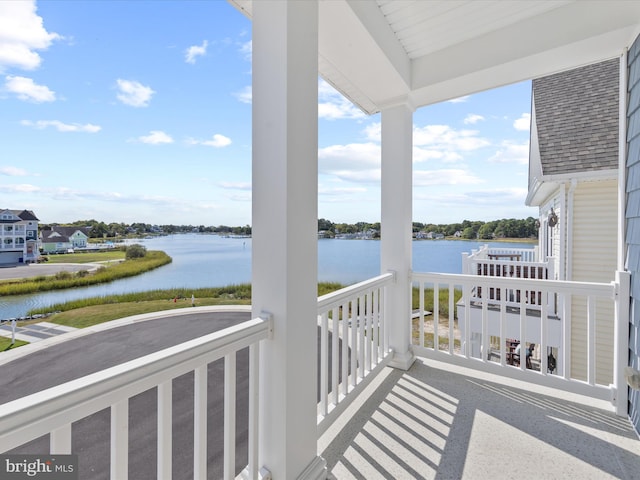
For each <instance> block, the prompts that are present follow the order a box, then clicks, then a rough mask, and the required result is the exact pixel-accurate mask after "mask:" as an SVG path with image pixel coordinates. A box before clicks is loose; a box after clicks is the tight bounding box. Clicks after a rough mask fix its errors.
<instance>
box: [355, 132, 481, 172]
mask: <svg viewBox="0 0 640 480" xmlns="http://www.w3.org/2000/svg"><path fill="white" fill-rule="evenodd" d="M364 134H365V136H366V137H367V139H368V140H370V141H373V142H380V141H381V136H382V135H381V125H380V122H375V123H371V124H369V125H367V126H366V127H365V129H364ZM490 145H491V142H490V141H489V140H487V139H486V138H483V137H480V136H479V134H478V131H477V130H455V129H453V128H451V127H450V126H448V125H425V126H424V127H417V126H414V128H413V161H414V162H417V163H420V162H424V161H428V160H440V161H443V162H457V161H460V160H462V158H463V156H462V154H461V152H470V151H474V150H478V149H481V148H485V147H488V146H490Z"/></svg>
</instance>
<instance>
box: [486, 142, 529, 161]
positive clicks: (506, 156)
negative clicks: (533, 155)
mask: <svg viewBox="0 0 640 480" xmlns="http://www.w3.org/2000/svg"><path fill="white" fill-rule="evenodd" d="M487 161H489V162H490V163H516V164H520V165H528V164H529V142H528V141H526V142H524V143H515V142H513V141H510V140H505V141H503V142H502V143H501V144H500V148H499V150H498V151H496V153H494V154H493V155H491V156H490V157H489V158H488V159H487Z"/></svg>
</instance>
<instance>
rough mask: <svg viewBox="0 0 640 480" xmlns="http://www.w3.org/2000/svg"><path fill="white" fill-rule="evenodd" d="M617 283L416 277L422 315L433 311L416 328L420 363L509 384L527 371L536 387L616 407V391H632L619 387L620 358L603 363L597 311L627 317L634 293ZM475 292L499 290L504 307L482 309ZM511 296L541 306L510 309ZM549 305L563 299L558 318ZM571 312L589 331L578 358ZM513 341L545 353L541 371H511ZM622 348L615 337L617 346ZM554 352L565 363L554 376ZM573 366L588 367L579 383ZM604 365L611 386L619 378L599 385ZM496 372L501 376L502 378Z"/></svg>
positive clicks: (497, 303)
mask: <svg viewBox="0 0 640 480" xmlns="http://www.w3.org/2000/svg"><path fill="white" fill-rule="evenodd" d="M618 277H619V278H618V279H617V280H616V281H614V282H611V283H587V282H567V281H557V280H539V279H523V278H504V277H491V276H478V275H455V274H441V273H414V274H413V276H412V282H413V285H414V288H416V289H417V295H418V299H419V300H418V303H419V309H420V310H419V311H420V312H425V309H426V310H428V311H427V312H426V313H425V315H422V316H418V318H414V319H413V320H412V322H413V325H412V327H413V345H414V351H415V352H416V354H418V355H421V356H426V357H430V358H437V359H439V360H442V361H449V362H455V363H461V362H462V363H461V364H468V363H469V362H473V363H474V366H476V367H478V366H480V367H485V368H486V369H487V370H488V371H491V372H493V373H502V374H504V375H509V376H513V375H520V373H517V372H518V371H521V372H523V374H524V375H525V376H526V378H527V379H529V380H533V381H536V382H537V383H541V384H543V385H547V386H551V387H556V388H564V389H567V390H569V391H574V392H577V393H582V394H586V395H591V396H593V397H595V398H599V399H604V400H612V401H613V402H614V404H615V403H616V402H615V398H616V391H617V389H619V388H626V386H624V385H620V384H619V383H621V382H619V380H620V378H619V376H617V371H618V369H617V367H616V362H618V361H619V358H618V357H619V355H622V353H620V354H618V353H615V352H614V353H613V354H612V352H607V354H606V355H603V354H602V352H601V351H600V350H598V348H596V345H597V342H598V328H599V325H598V322H599V321H600V319H601V317H602V316H601V315H598V310H597V308H600V307H599V305H598V307H597V300H599V299H606V300H607V301H609V302H610V303H611V302H613V303H614V306H615V312H616V316H619V315H624V312H626V311H627V310H628V306H627V308H626V310H625V306H624V304H623V302H624V299H625V298H626V299H627V301H628V298H629V297H628V294H626V295H625V294H624V293H623V294H620V292H621V291H622V292H628V288H629V276H628V275H626V274H623V275H619V276H618ZM476 289H481V290H482V291H487V292H488V291H489V290H490V289H493V290H494V292H496V295H495V297H497V298H498V300H495V299H494V300H491V301H488V300H487V299H486V298H485V299H484V300H483V301H479V302H478V301H477V300H478V298H477V296H475V297H474V294H473V292H474V290H476ZM513 290H521V291H535V292H539V294H540V296H541V298H542V299H543V300H542V301H541V302H540V304H539V305H537V307H538V308H534V309H532V308H531V306H530V305H529V304H528V303H527V299H526V297H525V296H524V295H523V296H521V297H520V298H519V299H518V301H517V302H513V301H510V300H512V299H511V298H510V297H509V292H510V291H513ZM497 292H501V293H500V294H498V293H497ZM551 298H557V299H559V301H558V303H559V305H561V307H560V309H559V311H558V314H557V315H555V314H553V313H552V312H551V310H550V307H549V303H550V301H549V299H551ZM570 300H573V302H572V301H570ZM443 301H445V302H446V304H445V305H441V303H442V302H443ZM602 303H605V302H602ZM425 305H427V307H425ZM571 306H573V309H574V310H578V309H583V310H584V311H585V312H586V328H585V329H584V330H585V332H581V335H582V334H584V335H586V339H585V342H586V348H583V349H581V351H580V352H577V351H574V350H572V349H573V348H574V347H573V343H572V342H573V340H572V334H573V333H574V332H572V328H574V327H572V313H571V308H572V307H571ZM627 321H628V320H627ZM616 322H617V323H616V324H619V323H620V322H624V319H619V318H616ZM612 328H613V327H612ZM431 335H433V340H431ZM509 338H516V339H518V341H519V343H520V344H521V345H525V342H528V343H535V344H537V346H538V351H539V352H541V354H540V355H539V357H540V358H539V362H540V364H539V370H530V369H527V367H526V362H524V361H523V362H520V365H519V367H518V368H514V367H512V366H511V365H508V363H509V362H508V360H509V352H508V351H507V342H506V340H507V339H509ZM496 339H497V342H499V343H498V346H497V347H496V346H495V345H493V346H492V345H491V342H492V340H496ZM622 340H624V339H622ZM620 341H621V339H619V338H616V337H615V335H614V344H616V343H619V342H620ZM474 342H477V345H476V346H477V347H478V348H475V349H474V348H473V347H474ZM492 347H493V348H494V349H497V351H496V352H495V353H496V356H497V358H498V359H499V361H497V362H496V361H495V360H492V359H491V355H490V352H492ZM551 348H555V349H556V350H555V351H556V352H557V354H558V355H559V357H560V358H558V359H557V360H558V363H557V372H555V373H556V374H550V369H549V367H550V365H549V364H548V360H549V357H548V354H547V352H549V351H551V350H549V349H551ZM523 352H524V349H523ZM625 353H626V352H625ZM523 355H524V354H523ZM572 362H573V363H574V364H575V365H577V364H580V365H581V366H584V370H585V372H586V373H585V375H578V376H575V375H574V374H573V373H572V368H571V365H572ZM603 362H605V363H606V368H605V370H606V371H607V372H608V374H609V378H610V377H611V376H613V379H614V381H613V382H611V383H607V384H598V383H597V381H596V364H598V365H599V366H600V367H599V368H601V369H602V365H603ZM504 367H509V368H504ZM496 368H501V370H500V371H496V370H495V369H496ZM534 374H535V375H534ZM583 377H584V378H583ZM625 408H626V406H625Z"/></svg>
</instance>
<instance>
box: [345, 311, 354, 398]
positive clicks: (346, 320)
mask: <svg viewBox="0 0 640 480" xmlns="http://www.w3.org/2000/svg"><path fill="white" fill-rule="evenodd" d="M349 305H350V302H346V303H343V304H342V394H343V395H345V396H346V395H347V394H348V393H349V363H350V358H349V351H350V350H349V317H350V314H349ZM352 354H353V353H352Z"/></svg>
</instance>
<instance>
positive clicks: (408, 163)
mask: <svg viewBox="0 0 640 480" xmlns="http://www.w3.org/2000/svg"><path fill="white" fill-rule="evenodd" d="M412 146H413V108H411V107H410V106H409V105H408V104H402V105H398V106H394V107H390V108H387V109H385V110H383V111H382V219H381V246H380V251H381V259H380V266H381V270H382V272H383V273H386V272H388V271H394V272H395V273H396V283H395V285H394V286H393V287H391V288H389V289H388V292H389V293H388V298H387V301H386V303H385V318H386V320H387V322H388V325H389V346H390V347H391V348H393V350H394V355H393V359H392V361H391V366H393V367H396V368H401V369H403V370H407V369H408V368H409V367H410V366H411V365H412V364H413V361H414V360H415V357H414V355H413V352H412V350H411V328H410V323H409V318H410V315H411V311H410V310H411V305H410V299H411V283H410V275H411V240H412V217H411V213H412V190H413V189H412V184H413V179H412V171H413V165H412V159H413V155H412Z"/></svg>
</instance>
